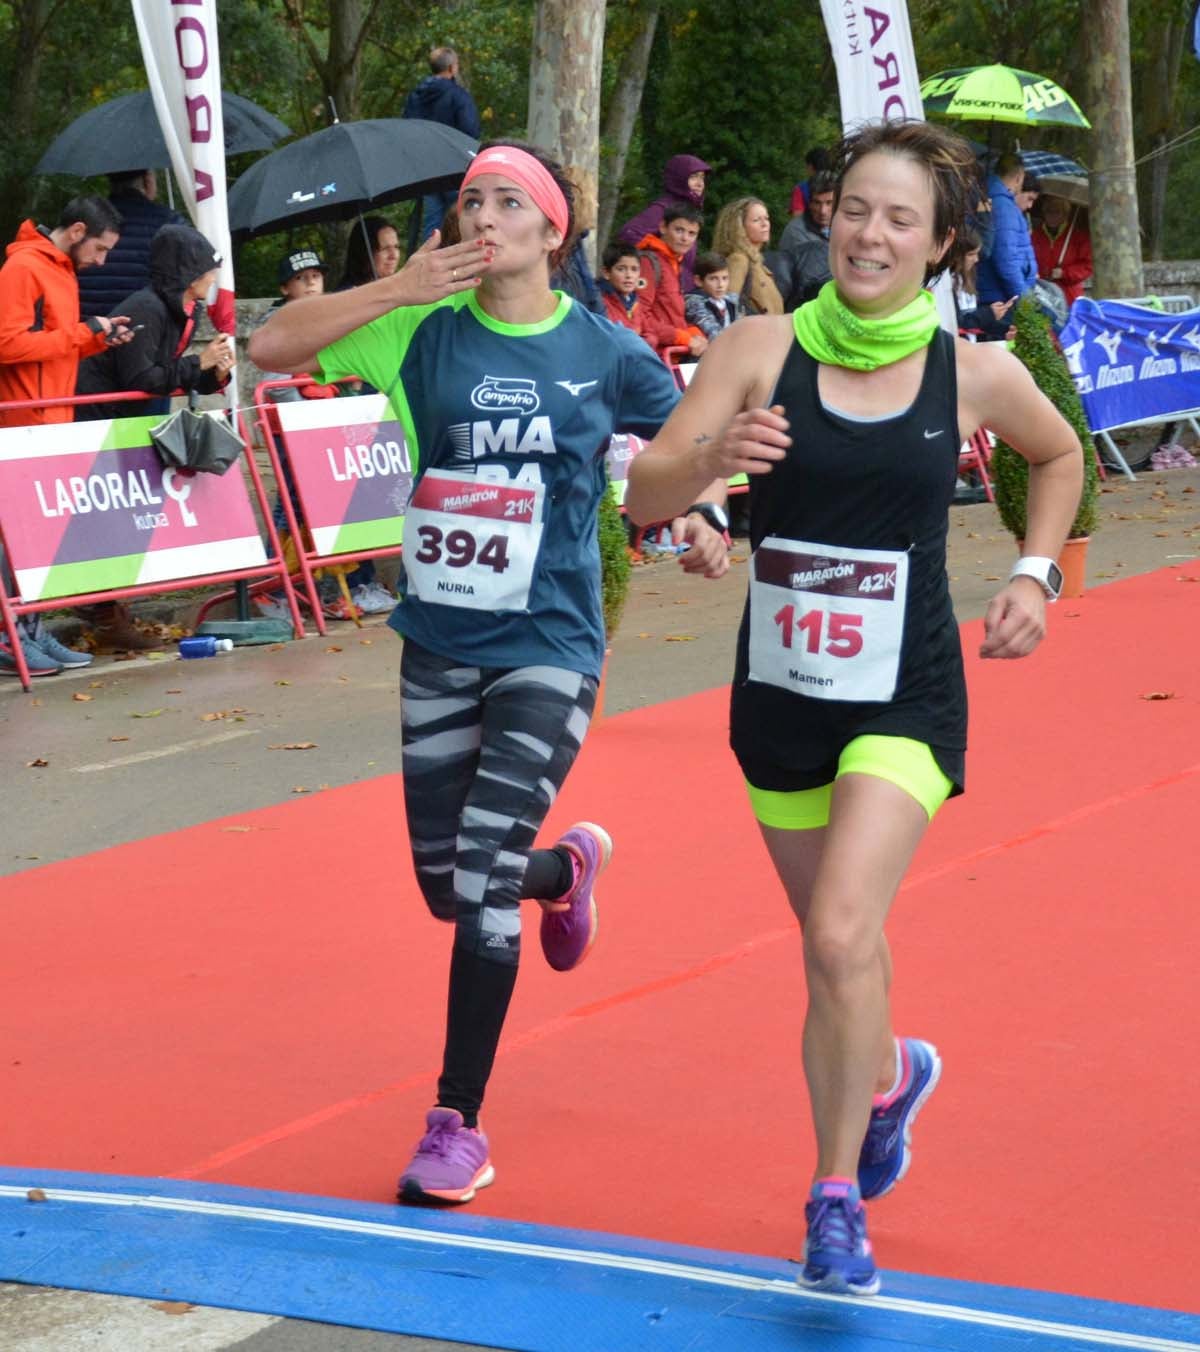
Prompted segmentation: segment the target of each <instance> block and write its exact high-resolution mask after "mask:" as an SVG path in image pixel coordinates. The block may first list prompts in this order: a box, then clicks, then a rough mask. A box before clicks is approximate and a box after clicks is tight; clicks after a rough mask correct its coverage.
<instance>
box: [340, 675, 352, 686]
mask: <svg viewBox="0 0 1200 1352" xmlns="http://www.w3.org/2000/svg"><path fill="white" fill-rule="evenodd" d="M349 679H350V677H349V676H339V677H338V680H339V681H341V683H342V684H343V685H345V684H346V682H347V681H348V680H349Z"/></svg>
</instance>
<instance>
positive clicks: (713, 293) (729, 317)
mask: <svg viewBox="0 0 1200 1352" xmlns="http://www.w3.org/2000/svg"><path fill="white" fill-rule="evenodd" d="M695 270H696V281H697V283H698V284H699V285H698V287H697V289H696V290H695V291H690V292H689V293H688V294H687V296H686V297H685V299H684V314H685V315H686V317H687V321H688V323H689V324H695V325H696V327H697V328H698V329H699V330H700V332H701V333H703V334H704V336H705V337H706V338H707V339H708V341H709V342H710V343H711V342H712V340H713V339H714V338H715V337H716V336H717V334H719V333H720V332H721V330H722V329H727V328H728V327H729V326H730V324H732V323H733V321H734V320H735V319H738V318H740V316H741V306H740V300H739V297H738V296H737V294H736V293H735V292H731V291H730V290H729V260H728V259H727V258H726V257H725V255H724V254H719V253H713V252H710V253H702V254H701V255H700V256H699V257H698V258H697V259H696V269H695Z"/></svg>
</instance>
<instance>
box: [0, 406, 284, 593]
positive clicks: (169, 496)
mask: <svg viewBox="0 0 1200 1352" xmlns="http://www.w3.org/2000/svg"><path fill="white" fill-rule="evenodd" d="M158 421H160V419H158V418H154V417H150V418H121V419H115V420H114V419H110V420H108V421H98V422H83V423H50V424H48V425H45V426H39V427H12V428H5V429H2V430H0V521H2V522H3V525H4V538H5V541H6V543H7V545H8V552H9V558H10V563H11V566H12V569H13V572H14V573H15V574H16V580H17V593H18V594H19V595H20V597H21V599H22V600H24V601H44V600H49V599H50V598H52V597H57V596H81V595H84V594H86V593H88V592H100V591H115V590H118V589H120V588H124V587H136V586H140V585H141V584H143V583H148V582H164V581H170V580H174V579H177V578H184V577H196V576H200V575H202V574H206V573H219V572H225V571H228V570H231V569H235V568H253V567H256V566H258V565H261V564H263V563H265V562H266V550H265V549H264V547H263V542H262V539H261V537H260V536H259V533H258V525H257V523H256V521H255V517H254V511H253V509H252V507H251V504H250V496H249V493H248V491H247V488H246V481H245V477H244V475H243V474H242V473H241V471H240V468H237V469H233V470H231V471H230V472H229V473H228V474H223V475H216V474H196V475H193V476H191V477H185V476H184V475H182V474H180V473H179V472H178V471H177V470H173V469H167V468H165V467H164V466H163V464H162V462H161V461H160V460H159V458H158V454H157V452H156V451H155V450H154V447H153V446H152V445H151V444H150V437H149V428H150V427H151V426H153V425H154V424H155V423H156V422H158Z"/></svg>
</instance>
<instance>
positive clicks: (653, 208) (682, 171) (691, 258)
mask: <svg viewBox="0 0 1200 1352" xmlns="http://www.w3.org/2000/svg"><path fill="white" fill-rule="evenodd" d="M710 172H711V171H710V169H709V166H708V165H707V164H705V163H704V161H703V160H700V159H697V158H696V156H695V155H675V156H673V157H672V158H671V159H669V160H668V161H667V164H666V168H665V169H664V170H663V188H664V192H663V195H662V196H661V197H656V198H655V199H654V201H653V202H651V203H650V205H649V206H648V207H646V208H645V209H644V210H642V211H639V212H638V214H637V215H636V216H634V217H633V218H632V219H631V220H628V221H626V222H625V224H624V225H623V226H622V227H621V228H620V230H618V231H617V238H618V239H620V240H624V242H625V243H626V244H636V245H637V247H638V248H639V249H640V248H641V240H642V236H643V235H657V234H658V232H659V231H660V229H661V228H662V223H663V212H664V211H665V210H666V209H667V207H668V206H674V205H675V204H676V203H678V202H687V203H689V204H690V205H692V206H694V207H695V208H696V210H697V211H700V210H701V209H702V208H703V206H704V191H705V187H706V185H707V183H708V179H707V175H708V174H709V173H710ZM695 254H696V246H695V245H694V244H693V245H692V247H691V248H690V249H689V250H688V252H687V253H686V254H684V256H683V263H682V266H681V268H680V273H681V278H680V280H681V284H682V287H683V290H684V291H685V292H687V291H690V290H691V289H692V264H693V263H694V262H695V261H696V257H695Z"/></svg>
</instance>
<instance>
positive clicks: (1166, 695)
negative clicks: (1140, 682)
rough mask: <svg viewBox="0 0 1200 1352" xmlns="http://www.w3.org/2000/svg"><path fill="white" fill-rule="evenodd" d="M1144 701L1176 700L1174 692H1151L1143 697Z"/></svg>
mask: <svg viewBox="0 0 1200 1352" xmlns="http://www.w3.org/2000/svg"><path fill="white" fill-rule="evenodd" d="M1142 698H1143V699H1174V698H1175V692H1174V690H1150V691H1147V693H1146V694H1144V695H1143V696H1142Z"/></svg>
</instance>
